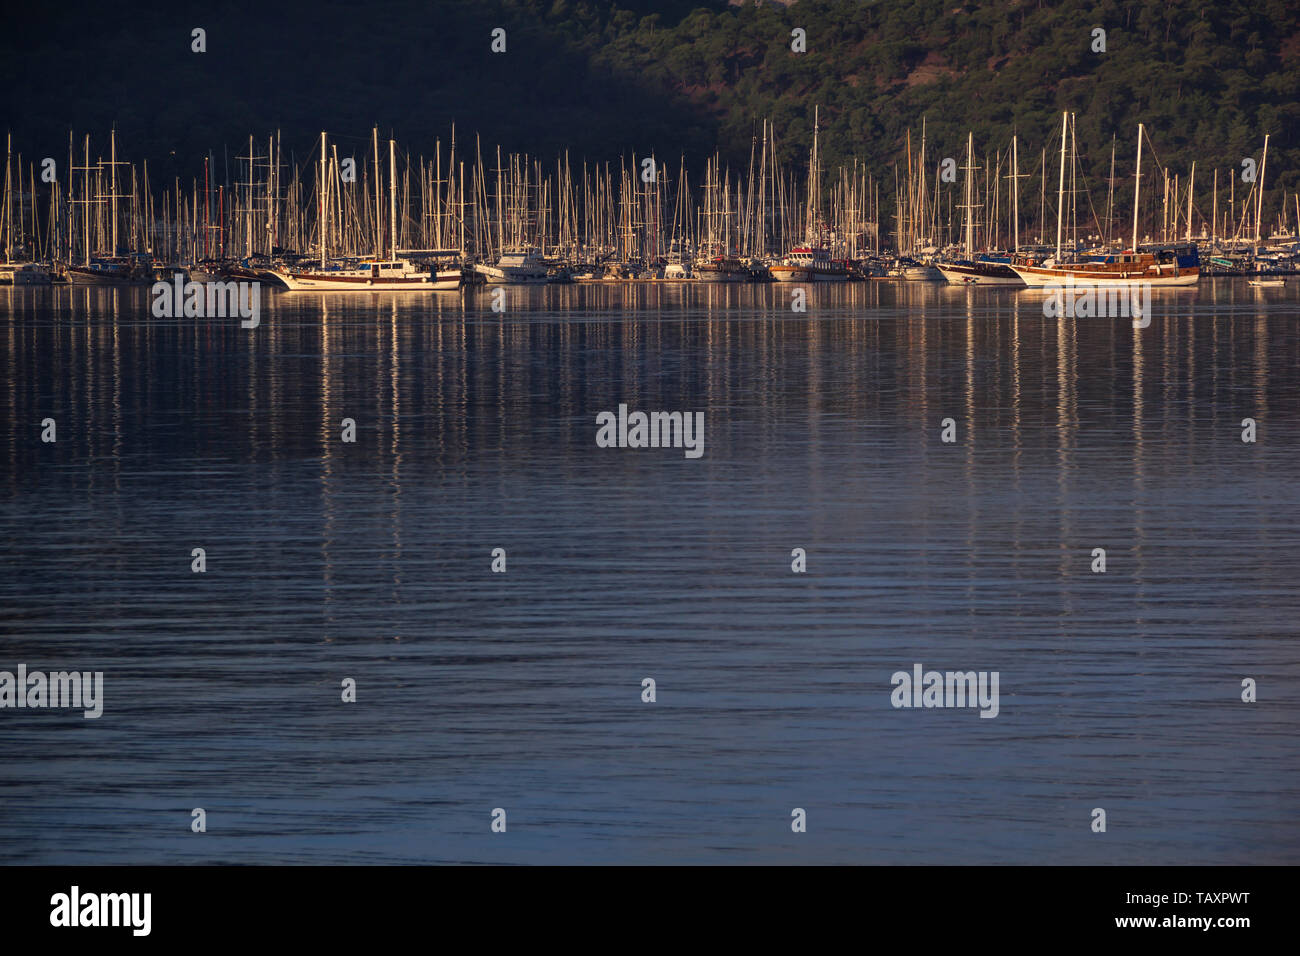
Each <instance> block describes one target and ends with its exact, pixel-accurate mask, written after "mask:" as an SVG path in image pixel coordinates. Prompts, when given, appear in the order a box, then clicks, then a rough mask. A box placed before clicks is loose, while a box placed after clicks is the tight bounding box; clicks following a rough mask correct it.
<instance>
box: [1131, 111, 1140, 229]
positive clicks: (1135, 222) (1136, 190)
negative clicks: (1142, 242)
mask: <svg viewBox="0 0 1300 956" xmlns="http://www.w3.org/2000/svg"><path fill="white" fill-rule="evenodd" d="M1141 194H1142V124H1141V123H1138V164H1137V185H1136V186H1135V187H1134V188H1133V251H1134V252H1137V250H1138V197H1139V196H1140V195H1141Z"/></svg>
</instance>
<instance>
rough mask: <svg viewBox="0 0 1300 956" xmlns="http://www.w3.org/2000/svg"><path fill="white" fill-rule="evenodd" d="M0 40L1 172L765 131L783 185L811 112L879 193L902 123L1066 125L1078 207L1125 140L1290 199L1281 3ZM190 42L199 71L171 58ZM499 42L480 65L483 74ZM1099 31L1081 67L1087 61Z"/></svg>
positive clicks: (985, 147) (941, 130)
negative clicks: (78, 136) (70, 149)
mask: <svg viewBox="0 0 1300 956" xmlns="http://www.w3.org/2000/svg"><path fill="white" fill-rule="evenodd" d="M9 17H10V19H9V20H8V21H7V23H6V29H5V31H4V38H3V40H2V41H0V44H2V45H0V52H2V53H3V56H2V57H0V87H2V88H3V89H4V94H3V97H4V99H3V104H4V105H3V111H2V112H0V122H2V123H3V124H4V125H5V126H7V127H9V128H10V129H12V130H13V132H14V136H15V144H16V147H17V146H19V145H21V146H22V148H23V149H24V150H25V151H26V152H27V153H28V154H29V155H30V154H32V153H40V154H42V155H44V154H53V155H60V153H59V150H63V151H64V153H66V147H67V130H68V128H69V126H75V127H76V129H77V130H78V131H79V132H81V131H86V132H91V133H92V134H95V135H96V136H98V137H100V138H102V137H103V134H104V133H105V132H106V130H107V128H108V126H109V124H110V123H113V122H116V124H117V126H118V129H119V131H120V135H121V137H122V141H123V143H124V148H125V149H126V150H127V151H128V152H129V153H130V155H131V156H132V157H148V158H150V159H151V163H153V164H154V166H153V168H154V169H157V170H158V172H159V173H160V174H161V175H163V176H167V175H170V174H171V173H172V172H173V171H174V172H176V173H178V174H186V175H188V174H190V173H191V172H192V171H193V168H194V163H195V161H196V159H197V157H200V156H202V155H203V154H204V153H205V152H206V151H207V149H209V148H213V149H216V150H220V149H221V146H222V144H223V143H224V144H229V145H230V146H231V147H232V151H233V149H235V148H237V146H238V144H239V143H240V142H241V141H245V140H246V137H247V135H248V134H249V133H250V132H251V133H256V134H258V135H259V136H264V135H265V134H266V133H267V132H269V131H271V130H274V129H280V130H282V131H283V135H284V137H285V142H286V144H289V143H293V144H294V145H296V146H297V148H298V149H299V150H301V151H302V152H305V151H306V150H308V149H310V145H311V142H312V139H313V137H314V136H315V135H316V133H317V132H318V131H319V130H321V129H327V130H329V131H330V132H331V134H333V135H335V136H342V137H345V138H346V137H348V136H355V137H357V139H358V142H360V141H361V140H362V139H363V138H364V137H365V136H366V135H367V133H368V130H369V129H370V127H371V126H372V125H374V124H378V125H380V126H381V127H382V128H383V129H384V130H385V132H386V131H387V130H388V129H389V128H391V129H393V130H394V131H395V133H396V135H397V137H398V138H399V139H400V140H401V141H402V142H403V143H404V144H405V145H408V146H409V147H410V148H411V149H412V150H415V151H423V152H426V153H427V152H428V151H430V150H431V148H432V144H433V139H434V137H437V136H441V137H442V138H443V141H444V142H446V139H447V136H448V135H449V132H450V126H451V124H452V123H453V122H455V123H456V124H457V136H458V139H459V140H460V141H461V143H462V144H463V143H465V142H466V141H467V140H470V139H471V138H472V136H473V134H474V133H476V132H477V133H481V134H482V137H483V142H484V143H485V144H492V145H495V144H497V143H501V144H502V145H503V146H505V147H506V148H508V149H516V150H527V151H529V152H532V153H534V154H539V155H542V156H553V155H554V154H555V153H556V152H557V151H559V150H563V149H566V148H567V149H570V150H571V151H572V153H573V155H574V158H575V159H579V158H583V157H585V158H588V159H601V160H605V159H615V160H616V159H617V158H618V157H619V156H620V154H628V153H631V152H633V151H635V152H637V153H638V154H640V155H644V154H646V153H648V152H650V151H651V150H654V151H656V152H658V153H659V154H660V155H661V156H669V157H674V158H675V157H676V155H677V154H679V153H681V152H686V153H687V154H688V156H692V157H695V158H697V159H698V158H699V155H700V154H701V153H704V152H711V151H712V150H713V149H715V148H717V149H720V150H722V152H723V153H724V155H727V156H729V157H730V158H732V159H733V160H734V161H735V162H737V163H741V164H743V163H744V162H746V161H747V160H748V156H749V150H750V145H751V142H752V139H753V136H754V135H755V133H756V131H757V130H758V128H759V125H760V124H761V122H762V120H763V119H764V118H769V119H771V120H772V121H773V123H774V124H775V128H776V131H777V135H778V139H779V143H780V145H781V148H782V151H783V154H784V156H783V158H784V159H786V160H788V161H794V162H796V163H797V162H802V159H803V157H804V156H805V155H806V150H807V145H808V139H809V136H810V132H811V124H812V112H813V105H814V104H820V106H821V114H822V125H823V128H824V130H825V133H826V135H825V139H824V146H825V155H826V159H827V161H828V163H831V164H833V163H837V162H841V161H848V160H851V159H852V158H853V157H856V158H858V159H859V160H861V161H864V162H866V163H867V164H869V166H870V167H872V168H874V169H876V170H877V171H878V172H879V173H881V174H886V173H887V171H888V170H889V168H890V166H891V164H892V163H893V162H895V161H896V160H899V159H900V158H901V156H902V149H903V143H904V139H905V135H906V131H907V130H908V129H911V130H912V131H913V135H914V136H915V135H916V134H917V133H919V131H920V128H921V122H922V119H923V118H924V119H925V122H926V127H927V135H928V143H929V144H930V147H931V148H930V153H929V157H930V158H935V159H937V158H938V157H940V156H944V155H960V151H961V149H962V148H963V146H964V143H965V139H966V133H967V130H972V131H973V132H974V135H975V141H976V149H977V152H978V153H983V152H985V151H988V152H994V151H996V150H998V149H1004V148H1005V146H1006V143H1007V142H1008V141H1009V139H1010V136H1011V134H1012V132H1013V130H1015V131H1019V133H1020V136H1021V142H1022V144H1024V145H1023V152H1022V156H1027V157H1029V156H1032V164H1033V165H1036V164H1037V161H1038V155H1039V150H1040V149H1041V148H1042V147H1043V146H1044V144H1045V143H1046V141H1047V140H1048V138H1049V137H1050V136H1052V135H1055V132H1056V131H1057V130H1058V129H1059V126H1060V111H1061V110H1072V111H1075V112H1076V113H1077V145H1078V149H1079V153H1080V158H1081V161H1082V162H1083V163H1084V164H1085V168H1086V170H1087V175H1088V177H1089V181H1090V183H1092V184H1093V186H1094V187H1096V186H1097V185H1098V183H1099V182H1100V180H1101V179H1102V178H1103V177H1105V176H1106V175H1107V173H1108V170H1109V161H1110V146H1111V141H1112V136H1115V137H1118V148H1119V154H1120V156H1121V157H1122V160H1121V162H1120V166H1119V170H1120V172H1121V173H1124V174H1127V173H1128V172H1130V171H1131V168H1132V151H1133V148H1134V145H1135V132H1136V126H1137V123H1138V122H1139V121H1142V122H1145V123H1146V124H1147V125H1148V127H1149V129H1150V132H1151V136H1152V141H1153V142H1154V144H1155V145H1156V147H1157V150H1158V158H1159V160H1160V161H1162V162H1163V163H1165V164H1168V165H1169V166H1170V167H1171V168H1172V169H1177V170H1182V171H1183V172H1184V173H1185V171H1186V170H1187V168H1188V167H1189V166H1190V163H1191V161H1192V159H1196V160H1197V162H1198V169H1199V170H1201V171H1202V173H1203V174H1204V175H1206V176H1207V177H1208V175H1209V173H1208V171H1209V170H1212V169H1214V168H1216V167H1217V168H1219V169H1220V170H1222V171H1226V170H1228V169H1230V168H1231V169H1236V170H1239V169H1240V162H1241V158H1242V157H1244V156H1248V155H1254V156H1258V155H1259V151H1260V148H1261V144H1262V141H1263V137H1264V134H1265V133H1271V134H1272V140H1271V143H1270V156H1269V170H1270V172H1269V177H1268V178H1269V186H1270V195H1271V196H1273V198H1274V200H1275V201H1276V200H1278V199H1280V198H1281V195H1282V191H1283V190H1285V191H1286V192H1288V193H1289V192H1293V191H1295V189H1296V188H1297V186H1298V185H1300V173H1298V172H1297V169H1296V167H1297V162H1296V160H1297V158H1298V157H1300V151H1298V150H1297V140H1296V137H1297V132H1296V131H1297V130H1300V30H1298V29H1297V24H1298V23H1300V4H1294V3H1287V2H1284V0H1260V2H1246V0H1226V2H1216V3H1174V2H1164V0H1103V2H1099V3H1088V2H1081V0H1063V2H1057V3H1052V2H1015V0H1002V2H996V3H978V4H977V3H958V2H957V0H890V2H885V3H859V2H845V0H802V2H797V3H794V4H791V5H789V6H784V5H781V4H776V3H765V4H753V3H747V4H744V5H736V6H728V5H725V4H722V3H719V2H713V3H692V2H685V3H683V2H678V0H669V2H665V3H650V2H636V0H622V2H616V3H609V2H596V0H448V2H441V3H428V2H414V0H400V2H391V3H368V4H356V3H352V2H342V0H323V2H320V3H312V4H308V3H301V4H286V5H278V6H274V7H272V6H271V5H259V4H252V3H202V4H194V5H191V6H190V7H188V8H187V7H185V6H180V7H176V6H171V7H167V8H165V9H160V10H159V11H156V12H154V13H138V14H131V13H129V12H126V11H125V9H124V8H123V7H120V6H111V5H91V4H80V3H76V2H72V3H65V4H59V5H57V6H51V7H50V8H48V9H41V10H37V9H35V8H30V9H27V10H25V11H13V12H12V13H11V14H9ZM195 26H201V27H203V28H204V29H206V31H207V37H208V41H207V44H208V52H206V53H204V54H195V53H192V52H191V51H190V31H191V28H192V27H195ZM497 26H500V27H502V28H503V29H505V30H506V31H507V38H508V43H507V50H506V52H505V53H502V54H494V53H492V52H491V51H490V49H489V44H490V42H491V38H490V32H491V30H492V29H493V28H494V27H497ZM796 27H797V28H800V29H802V30H804V31H805V32H806V37H807V52H805V53H802V54H800V53H795V52H793V51H792V50H791V31H792V29H794V28H796ZM1097 27H1101V28H1103V29H1104V30H1105V31H1106V52H1105V53H1094V52H1093V51H1092V49H1091V47H1092V45H1093V43H1094V40H1093V30H1094V28H1097ZM299 155H300V156H301V155H302V153H300V154H299ZM1026 163H1029V160H1028V159H1027V160H1026ZM169 167H174V169H172V168H169ZM1198 175H1200V174H1198ZM1199 181H1200V180H1198V182H1199ZM1206 181H1207V182H1208V179H1207V180H1206ZM1275 190H1276V191H1277V192H1276V193H1275V192H1274V191H1275Z"/></svg>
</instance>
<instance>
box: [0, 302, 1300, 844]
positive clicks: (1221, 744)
mask: <svg viewBox="0 0 1300 956" xmlns="http://www.w3.org/2000/svg"><path fill="white" fill-rule="evenodd" d="M788 296H789V290H788V289H787V288H783V287H753V288H710V287H702V286H701V287H671V286H623V287H568V288H564V287H548V288H541V289H524V288H520V289H513V290H510V291H509V292H508V296H507V309H506V311H505V312H504V313H503V314H496V313H493V312H492V311H491V309H490V300H489V299H488V297H487V295H486V294H485V293H481V292H480V293H469V294H467V295H465V296H464V297H462V295H461V294H459V293H456V294H450V295H441V296H436V297H416V296H401V295H394V296H380V295H376V296H374V297H359V298H351V297H320V296H316V295H310V294H293V295H289V294H273V293H268V294H267V296H266V300H265V302H264V306H263V312H262V317H261V321H262V324H261V326H260V327H259V328H257V329H255V330H246V329H242V328H240V326H239V323H238V321H237V320H199V319H180V320H177V319H155V318H153V317H152V316H151V315H150V313H149V309H148V305H149V298H148V291H147V290H137V291H128V290H86V289H46V290H25V289H0V351H2V352H3V357H4V370H3V384H4V387H3V390H2V391H0V444H2V445H3V464H2V465H0V648H2V650H0V670H9V671H13V670H15V669H16V667H17V665H18V664H20V663H25V664H26V665H27V666H28V668H29V669H31V670H58V669H77V670H102V671H103V672H104V713H103V716H102V717H101V718H100V719H98V720H85V719H83V718H82V716H81V713H80V711H66V710H63V711H60V710H0V860H4V861H7V862H18V863H206V862H225V863H236V862H238V863H266V862H322V863H334V862H402V863H406V862H410V863H423V862H520V863H571V862H578V863H587V862H628V863H633V862H635V863H679V862H706V863H751V862H763V863H778V862H840V863H850V862H858V863H989V862H999V863H1067V862H1080V863H1263V862H1291V863H1294V862H1297V861H1300V828H1298V825H1297V808H1300V753H1298V747H1297V742H1296V728H1297V726H1298V725H1300V636H1298V634H1297V621H1300V575H1298V574H1297V568H1298V567H1300V528H1298V526H1297V520H1296V519H1297V515H1298V514H1300V482H1298V481H1297V479H1298V478H1300V456H1298V455H1297V451H1298V449H1300V330H1298V328H1297V320H1298V318H1300V294H1298V290H1297V289H1295V288H1287V289H1283V290H1256V289H1251V288H1249V287H1247V286H1246V285H1245V284H1244V283H1243V282H1241V281H1240V280H1215V281H1206V282H1204V283H1203V284H1202V285H1201V287H1200V288H1198V289H1194V290H1190V291H1185V292H1183V291H1180V292H1168V293H1157V294H1156V301H1155V310H1154V311H1155V318H1154V321H1153V322H1152V324H1151V326H1150V327H1149V328H1147V329H1141V330H1135V329H1134V328H1133V327H1132V326H1131V323H1129V322H1128V321H1126V320H1103V319H1085V318H1079V319H1064V320H1059V321H1058V320H1055V319H1052V320H1047V319H1044V318H1043V315H1042V309H1041V305H1040V303H1041V296H1040V294H1038V293H1033V292H1029V291H1016V290H997V289H957V288H949V287H946V286H941V285H937V284H936V285H930V284H890V283H884V282H881V283H874V284H867V285H859V286H851V287H840V288H829V287H827V288H817V289H815V290H813V291H812V293H811V295H810V299H809V311H808V312H807V313H806V314H797V313H793V312H792V311H790V309H789V305H788V302H789V298H788ZM620 403H626V404H627V405H628V407H629V408H630V409H642V410H646V411H651V410H664V411H674V410H678V411H702V412H704V415H705V422H706V429H705V453H704V456H703V457H702V458H700V459H698V460H689V459H687V458H685V457H684V456H683V454H682V452H681V451H680V450H674V449H622V450H618V449H602V448H598V447H597V446H596V442H595V434H596V425H595V419H596V415H597V414H598V413H599V412H601V411H605V410H611V411H612V410H616V409H617V408H618V405H619V404H620ZM47 417H48V418H53V419H55V421H56V423H57V439H58V440H57V442H56V443H53V444H49V443H43V442H42V441H41V430H42V427H41V422H42V420H43V419H45V418H47ZM344 418H351V419H353V420H354V421H355V423H356V441H355V443H344V442H342V441H341V422H342V420H343V419H344ZM945 418H952V419H953V420H954V423H955V425H956V428H957V440H956V441H955V442H954V443H951V444H946V443H944V442H943V441H942V440H941V421H942V420H943V419H945ZM1244 418H1253V419H1255V420H1256V421H1257V423H1258V425H1257V428H1258V432H1257V439H1258V440H1257V441H1256V442H1255V443H1253V444H1248V443H1244V442H1243V441H1242V440H1241V435H1242V419H1244ZM200 547H201V548H203V549H205V551H206V562H207V570H206V572H204V573H201V574H200V573H193V572H192V571H191V560H192V559H191V552H192V549H194V548H200ZM1097 547H1102V548H1105V549H1106V552H1107V570H1106V573H1104V574H1094V573H1092V572H1091V570H1090V566H1091V564H1092V550H1093V549H1094V548H1097ZM494 548H504V549H505V550H506V553H507V568H508V570H507V572H506V573H505V574H494V573H492V572H491V563H492V557H491V553H492V551H493V549H494ZM794 548H804V549H806V551H807V573H806V574H794V573H792V571H791V560H792V559H791V551H792V549H794ZM916 663H920V664H922V665H923V666H924V667H925V668H926V669H927V670H928V669H938V670H982V671H997V672H999V674H1000V713H999V715H998V716H997V717H996V718H995V719H981V718H980V717H979V716H978V712H977V711H976V710H973V709H895V708H894V707H892V706H891V702H890V692H891V690H892V686H891V675H892V674H893V673H894V672H895V671H899V670H904V671H909V672H910V671H911V669H912V667H913V665H914V664H916ZM349 677H350V678H353V679H355V681H356V682H357V701H356V703H343V702H342V701H341V700H340V695H341V681H342V680H343V679H344V678H349ZM646 677H652V678H654V680H655V681H656V682H657V700H656V702H655V703H643V702H642V700H641V690H642V685H641V682H642V679H643V678H646ZM1247 677H1249V678H1253V679H1255V680H1256V681H1257V682H1258V701H1257V702H1256V703H1243V702H1242V701H1241V699H1240V697H1241V693H1242V688H1241V682H1242V680H1243V679H1244V678H1247ZM196 807H202V808H204V809H205V810H206V813H207V827H208V829H207V832H206V833H202V834H196V833H192V832H191V830H190V823H191V810H192V809H194V808H196ZM498 807H500V808H504V809H505V810H506V813H507V825H508V830H507V832H506V833H504V834H500V833H493V832H491V829H490V823H491V814H492V811H493V809H494V808H498ZM795 807H799V808H804V809H805V810H806V811H807V832H806V833H802V834H796V833H792V832H791V826H790V822H791V810H792V809H793V808H795ZM1096 807H1102V808H1104V809H1105V810H1106V812H1107V817H1108V819H1107V832H1106V833H1104V834H1101V833H1093V832H1092V831H1091V827H1090V824H1091V822H1092V815H1091V814H1092V810H1093V808H1096Z"/></svg>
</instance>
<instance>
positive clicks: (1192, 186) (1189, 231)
mask: <svg viewBox="0 0 1300 956" xmlns="http://www.w3.org/2000/svg"><path fill="white" fill-rule="evenodd" d="M1195 188H1196V160H1192V178H1191V181H1190V182H1189V183H1188V184H1187V241H1188V242H1191V241H1192V190H1193V189H1195Z"/></svg>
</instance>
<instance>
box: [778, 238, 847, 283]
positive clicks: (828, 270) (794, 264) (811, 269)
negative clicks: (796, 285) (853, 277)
mask: <svg viewBox="0 0 1300 956" xmlns="http://www.w3.org/2000/svg"><path fill="white" fill-rule="evenodd" d="M770 271H771V273H772V278H773V279H775V280H776V281H777V282H843V281H844V280H846V279H847V278H848V277H849V270H848V267H847V266H846V265H845V264H844V263H843V262H841V261H839V260H838V259H832V258H831V254H830V252H829V251H827V250H826V249H818V248H813V247H811V246H800V247H799V248H797V249H791V250H790V254H789V255H788V256H786V257H785V258H784V259H782V260H781V261H780V262H778V263H777V264H776V265H774V266H771V267H770Z"/></svg>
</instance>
